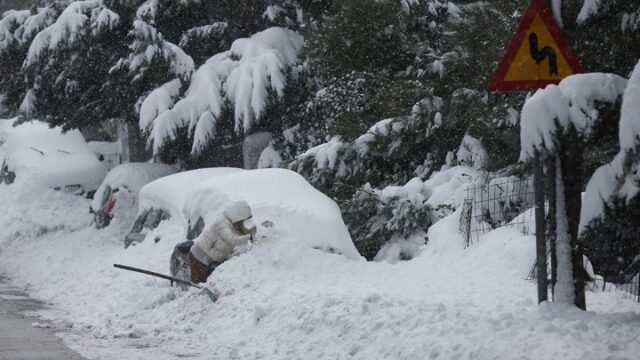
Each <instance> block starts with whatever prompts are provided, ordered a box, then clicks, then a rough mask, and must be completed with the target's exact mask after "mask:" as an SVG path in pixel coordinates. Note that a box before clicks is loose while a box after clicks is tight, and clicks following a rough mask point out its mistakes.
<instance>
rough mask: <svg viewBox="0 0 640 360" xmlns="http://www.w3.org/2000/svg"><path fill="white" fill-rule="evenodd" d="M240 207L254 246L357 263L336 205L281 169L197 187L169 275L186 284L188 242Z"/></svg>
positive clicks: (243, 174)
mask: <svg viewBox="0 0 640 360" xmlns="http://www.w3.org/2000/svg"><path fill="white" fill-rule="evenodd" d="M239 200H244V201H246V202H247V203H248V204H249V205H250V206H251V209H252V215H253V219H254V221H255V223H256V224H257V225H258V228H257V234H256V240H255V241H267V242H268V241H269V239H277V241H280V242H293V243H295V244H293V243H292V246H299V245H302V246H306V247H309V248H313V249H316V250H319V251H323V252H326V253H331V254H338V255H342V256H345V257H347V258H350V259H362V257H361V256H360V254H359V253H358V251H357V250H356V248H355V245H354V244H353V241H352V240H351V236H350V235H349V232H348V230H347V227H346V225H345V224H344V221H343V220H342V214H341V212H340V209H339V207H338V205H337V204H336V203H335V202H334V201H333V200H331V199H330V198H329V197H327V196H326V195H324V194H323V193H321V192H320V191H318V190H317V189H315V188H314V187H313V186H311V184H309V183H308V182H307V181H306V180H305V179H304V178H303V177H302V176H301V175H300V174H298V173H296V172H294V171H291V170H287V169H279V168H274V169H257V170H247V171H243V172H237V173H232V174H226V175H224V176H219V177H216V178H212V179H209V180H207V181H202V182H200V183H198V184H197V185H196V186H194V188H193V190H192V191H191V192H190V193H189V194H188V195H187V197H186V202H185V203H184V207H183V214H184V216H185V218H186V222H187V224H188V228H187V232H186V239H185V240H186V241H184V242H180V243H178V245H176V247H175V250H174V253H173V255H172V256H171V266H170V270H171V274H172V275H173V276H176V277H178V278H182V279H185V280H188V279H189V278H190V276H189V269H188V266H187V260H186V256H187V254H188V251H189V249H190V247H191V245H192V244H193V241H194V240H195V239H196V238H197V237H198V236H199V235H200V234H201V233H202V231H203V229H205V228H206V227H207V226H209V225H211V224H212V222H213V221H214V219H216V218H217V217H219V216H223V215H222V212H223V211H224V210H225V209H226V208H227V206H228V205H230V204H232V203H234V202H236V201H239ZM241 251H242V249H240V252H241Z"/></svg>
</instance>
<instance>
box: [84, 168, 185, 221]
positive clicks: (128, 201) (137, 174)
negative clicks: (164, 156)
mask: <svg viewBox="0 0 640 360" xmlns="http://www.w3.org/2000/svg"><path fill="white" fill-rule="evenodd" d="M176 171H177V170H176V168H174V167H173V166H170V165H166V164H159V163H125V164H122V165H118V166H116V167H115V168H113V169H112V170H111V171H109V173H108V174H107V177H105V179H104V181H103V182H102V184H101V185H100V187H99V188H98V190H97V191H96V194H95V196H94V197H93V201H92V202H91V205H90V211H91V212H92V213H93V214H95V215H94V222H95V225H96V228H98V229H101V228H104V227H106V226H108V225H109V223H110V222H111V219H113V217H114V215H115V214H114V212H115V211H120V212H127V213H128V212H130V211H131V210H133V211H136V206H137V202H138V200H137V197H138V193H139V192H140V189H141V188H142V187H143V186H144V185H146V184H148V183H150V182H152V181H154V180H156V179H159V178H161V177H164V176H167V175H171V174H173V173H175V172H176ZM116 205H117V206H116ZM116 209H118V210H116ZM123 215H125V214H123ZM132 215H134V216H135V214H132Z"/></svg>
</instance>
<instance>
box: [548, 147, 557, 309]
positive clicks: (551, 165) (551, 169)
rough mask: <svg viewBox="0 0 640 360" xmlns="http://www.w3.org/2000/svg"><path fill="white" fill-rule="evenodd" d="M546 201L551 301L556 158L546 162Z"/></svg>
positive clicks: (553, 277)
mask: <svg viewBox="0 0 640 360" xmlns="http://www.w3.org/2000/svg"><path fill="white" fill-rule="evenodd" d="M546 169H547V175H546V178H545V179H546V181H547V190H546V193H547V199H548V203H549V214H548V215H547V236H548V239H549V251H550V258H551V299H553V297H554V287H555V285H556V272H557V269H558V259H557V258H556V158H555V157H550V158H548V159H547V161H546Z"/></svg>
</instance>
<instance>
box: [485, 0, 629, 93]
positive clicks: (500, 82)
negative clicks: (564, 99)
mask: <svg viewBox="0 0 640 360" xmlns="http://www.w3.org/2000/svg"><path fill="white" fill-rule="evenodd" d="M636 1H639V0H636ZM528 2H529V8H527V11H526V12H525V13H524V15H523V16H522V19H521V20H520V24H519V25H518V29H517V30H516V32H515V34H514V35H513V38H512V39H511V43H509V46H508V47H507V51H506V53H505V54H504V56H503V57H502V60H501V61H500V63H499V65H498V67H497V68H496V71H495V73H494V74H493V76H492V77H491V80H490V81H489V84H488V86H487V89H488V90H489V92H525V91H535V90H538V89H543V88H545V87H547V86H548V85H551V84H558V83H559V82H560V81H561V80H562V79H564V78H566V77H567V76H571V75H573V74H579V73H581V72H582V66H580V62H579V61H578V58H577V57H576V54H575V53H574V52H573V49H571V45H570V44H569V41H567V39H566V38H565V36H564V34H563V33H562V29H561V28H560V26H559V25H558V23H557V22H556V20H555V18H554V16H553V13H552V12H551V10H550V9H549V7H548V6H547V4H546V2H545V0H529V1H528Z"/></svg>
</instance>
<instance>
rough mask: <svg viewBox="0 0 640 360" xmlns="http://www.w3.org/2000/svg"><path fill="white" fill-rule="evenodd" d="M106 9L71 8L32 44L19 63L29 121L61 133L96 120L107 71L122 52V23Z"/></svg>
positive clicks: (96, 3)
mask: <svg viewBox="0 0 640 360" xmlns="http://www.w3.org/2000/svg"><path fill="white" fill-rule="evenodd" d="M106 3H107V2H103V1H100V0H86V1H75V2H71V3H70V4H69V5H67V6H66V7H65V8H64V10H63V11H62V12H61V13H60V16H59V17H57V19H56V20H55V22H53V23H51V24H50V25H49V26H47V27H46V28H44V29H43V30H41V31H40V32H38V33H37V35H35V37H34V38H33V41H32V42H31V43H30V45H29V50H28V51H27V54H26V56H25V58H24V63H23V71H24V73H25V74H26V75H27V77H28V79H29V81H28V86H29V88H30V91H29V93H28V94H27V95H26V96H25V100H24V101H23V105H24V108H25V109H26V108H30V109H33V111H32V114H31V115H32V116H35V117H38V118H41V119H45V120H47V121H48V122H50V123H51V124H52V125H61V126H63V127H64V128H66V129H70V128H77V127H82V126H86V125H88V124H91V123H94V122H95V121H96V120H95V119H96V118H98V119H101V116H100V115H101V114H100V108H101V107H100V104H101V103H102V101H103V100H104V98H105V96H104V94H103V93H102V92H101V88H102V85H103V84H104V83H105V82H106V81H107V76H108V72H107V69H108V66H110V64H112V63H113V62H115V59H117V56H118V55H119V54H121V53H122V50H123V49H124V47H123V46H122V45H123V43H122V41H119V39H120V38H121V34H122V31H123V28H124V26H123V23H122V19H121V17H120V16H119V15H118V14H116V13H115V12H113V11H112V10H111V9H110V8H109V7H108V6H107V5H106Z"/></svg>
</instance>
